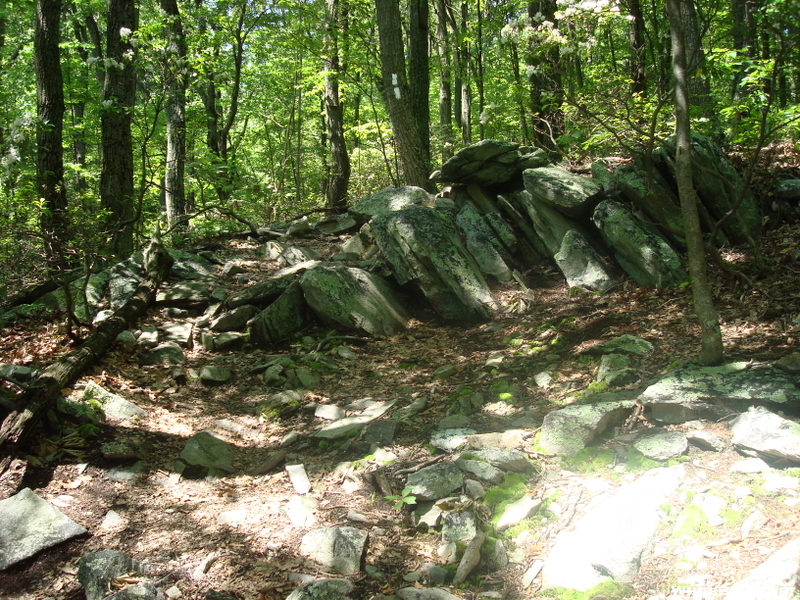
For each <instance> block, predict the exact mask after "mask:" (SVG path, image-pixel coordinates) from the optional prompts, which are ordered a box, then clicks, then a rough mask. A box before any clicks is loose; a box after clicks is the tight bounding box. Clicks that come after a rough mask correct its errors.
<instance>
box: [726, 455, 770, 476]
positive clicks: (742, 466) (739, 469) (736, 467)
mask: <svg viewBox="0 0 800 600" xmlns="http://www.w3.org/2000/svg"><path fill="white" fill-rule="evenodd" d="M771 468H772V467H770V466H769V465H768V464H767V463H765V462H764V461H763V460H761V459H760V458H745V459H744V460H739V461H737V462H735V463H734V464H732V465H731V468H730V469H729V471H730V472H731V473H764V472H766V471H769V470H770V469H771Z"/></svg>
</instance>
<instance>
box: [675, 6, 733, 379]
mask: <svg viewBox="0 0 800 600" xmlns="http://www.w3.org/2000/svg"><path fill="white" fill-rule="evenodd" d="M680 2H681V0H667V13H668V15H669V25H670V33H671V36H672V71H673V74H674V76H675V141H676V149H675V178H676V180H677V183H678V195H679V196H680V200H681V214H682V215H683V227H684V233H685V239H686V246H687V248H688V250H687V253H688V261H689V277H690V278H691V282H692V299H693V301H694V312H695V315H697V319H698V321H699V322H700V335H701V347H700V356H699V361H700V363H701V364H703V365H716V364H720V363H721V362H722V360H723V345H722V332H721V331H720V326H719V316H718V315H717V311H716V309H715V308H714V301H713V298H712V294H711V286H710V285H709V283H708V275H707V270H706V255H705V245H704V244H703V232H702V230H701V228H700V218H699V216H698V212H697V203H698V201H697V194H696V193H695V190H694V184H693V183H692V146H691V139H690V125H689V123H690V121H689V86H688V82H687V79H688V77H687V73H686V48H685V46H684V43H683V42H684V38H683V29H682V20H681V12H680V6H679V3H680Z"/></svg>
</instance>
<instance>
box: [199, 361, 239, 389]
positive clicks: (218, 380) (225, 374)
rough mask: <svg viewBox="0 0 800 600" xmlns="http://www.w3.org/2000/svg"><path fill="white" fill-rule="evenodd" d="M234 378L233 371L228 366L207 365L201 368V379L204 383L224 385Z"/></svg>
mask: <svg viewBox="0 0 800 600" xmlns="http://www.w3.org/2000/svg"><path fill="white" fill-rule="evenodd" d="M232 379H233V371H231V370H230V369H229V368H228V367H215V366H210V365H206V366H205V367H203V368H202V369H201V370H200V381H201V383H203V385H222V384H224V383H229V382H230V381H231V380H232Z"/></svg>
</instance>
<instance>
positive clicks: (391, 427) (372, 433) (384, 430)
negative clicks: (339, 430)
mask: <svg viewBox="0 0 800 600" xmlns="http://www.w3.org/2000/svg"><path fill="white" fill-rule="evenodd" d="M399 423H400V422H399V421H398V420H396V419H382V420H380V421H373V422H372V423H370V424H369V425H367V427H366V429H365V430H364V441H365V442H369V443H370V444H378V445H380V446H386V445H391V444H392V442H393V441H394V435H395V431H397V426H398V425H399Z"/></svg>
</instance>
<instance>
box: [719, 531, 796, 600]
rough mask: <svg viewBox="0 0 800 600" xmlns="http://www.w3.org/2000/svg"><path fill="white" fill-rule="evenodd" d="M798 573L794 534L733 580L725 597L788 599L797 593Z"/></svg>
mask: <svg viewBox="0 0 800 600" xmlns="http://www.w3.org/2000/svg"><path fill="white" fill-rule="evenodd" d="M798 575H800V538H795V539H794V540H792V541H790V542H789V543H787V544H784V545H783V546H782V547H781V548H780V549H779V550H777V551H776V552H773V553H772V555H770V557H769V558H768V559H767V560H765V561H764V562H763V563H761V564H760V565H759V566H757V567H756V568H755V569H753V570H752V571H750V573H749V574H748V575H747V576H746V577H745V578H744V579H741V580H739V581H737V582H736V583H734V584H733V585H732V586H731V587H730V588H729V589H728V593H727V594H725V598H724V600H791V599H792V598H796V597H797V596H796V589H797V583H798Z"/></svg>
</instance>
